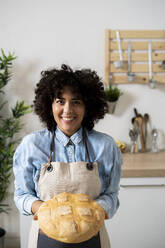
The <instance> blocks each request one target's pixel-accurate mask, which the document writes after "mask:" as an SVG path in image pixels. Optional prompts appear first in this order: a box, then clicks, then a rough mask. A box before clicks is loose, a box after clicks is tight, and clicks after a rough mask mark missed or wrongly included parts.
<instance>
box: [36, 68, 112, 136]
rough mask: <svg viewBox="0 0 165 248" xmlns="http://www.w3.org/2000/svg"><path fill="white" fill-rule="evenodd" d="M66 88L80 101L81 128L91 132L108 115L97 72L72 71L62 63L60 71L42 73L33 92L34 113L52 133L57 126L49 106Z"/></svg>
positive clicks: (54, 69) (50, 70)
mask: <svg viewBox="0 0 165 248" xmlns="http://www.w3.org/2000/svg"><path fill="white" fill-rule="evenodd" d="M66 86H67V87H69V88H70V89H71V91H72V92H73V93H75V94H77V95H78V96H79V97H80V99H82V100H83V102H84V104H85V109H86V115H85V116H84V119H83V121H82V126H83V127H85V128H87V129H88V130H92V128H93V127H94V124H95V123H96V122H97V121H98V120H99V119H102V118H103V117H104V115H105V114H106V113H107V112H108V106H107V101H106V96H105V93H104V86H103V82H102V80H101V79H100V78H99V77H98V75H97V73H96V72H95V71H92V70H90V69H81V70H75V71H73V70H72V69H71V68H70V67H69V66H68V65H65V64H62V66H61V68H60V69H57V68H53V69H49V70H46V71H42V72H41V79H40V81H39V83H38V84H37V86H36V89H35V99H34V111H35V113H36V114H37V115H38V116H39V118H40V120H41V121H42V122H43V123H44V124H46V126H47V128H48V130H49V131H53V130H55V129H56V126H57V124H56V122H55V120H54V117H53V112H52V103H53V101H54V99H56V98H59V97H60V94H61V93H62V90H63V89H64V87H66Z"/></svg>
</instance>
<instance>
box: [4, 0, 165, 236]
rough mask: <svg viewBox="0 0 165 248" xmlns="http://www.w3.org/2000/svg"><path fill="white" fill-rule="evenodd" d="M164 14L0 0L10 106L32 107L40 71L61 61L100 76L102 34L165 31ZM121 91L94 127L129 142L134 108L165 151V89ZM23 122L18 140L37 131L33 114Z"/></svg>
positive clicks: (95, 1)
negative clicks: (9, 64)
mask: <svg viewBox="0 0 165 248" xmlns="http://www.w3.org/2000/svg"><path fill="white" fill-rule="evenodd" d="M164 12H165V1H164V0H157V1H151V0H138V1H137V0H125V1H123V0H111V1H110V0H109V1H108V0H83V1H82V0H59V1H58V0H47V1H45V0H28V1H26V0H0V47H2V48H3V49H4V50H5V51H6V52H8V51H10V52H12V51H14V52H15V54H16V56H18V58H17V60H16V61H15V63H14V68H13V78H12V80H11V82H10V85H8V87H7V88H6V92H7V96H8V100H9V106H13V104H14V103H15V102H16V100H17V99H18V100H23V99H24V100H25V101H26V103H28V104H31V103H32V101H33V97H34V94H33V91H34V87H35V85H36V83H37V81H38V80H39V78H40V72H41V70H43V69H46V68H48V67H52V66H60V65H61V63H63V62H65V63H68V64H69V65H71V66H73V67H91V68H92V69H94V70H96V71H97V72H98V74H99V75H100V76H101V77H104V30H105V29H106V28H110V29H164V28H165V26H164ZM119 87H120V88H121V89H122V90H123V91H124V95H123V96H121V98H120V100H119V103H118V105H117V109H116V112H115V114H114V115H112V116H110V115H107V116H106V117H105V119H104V120H102V121H100V122H99V123H98V124H97V126H96V129H97V130H101V131H103V132H107V133H108V134H110V135H112V136H113V137H114V138H117V139H120V140H122V141H124V142H126V143H129V142H130V141H129V136H128V130H129V128H130V127H131V123H130V120H131V118H132V116H133V108H134V107H137V109H138V110H139V112H141V113H142V114H144V113H146V112H147V113H149V115H150V117H151V125H152V126H154V127H156V128H158V129H159V146H160V148H165V125H164V124H165V115H164V111H163V106H165V94H164V93H165V85H160V86H158V88H157V89H154V90H151V89H149V87H148V86H144V85H120V86H119ZM23 120H24V122H26V126H25V128H24V130H23V131H22V136H24V135H25V134H26V133H29V132H31V131H33V130H36V129H38V128H41V125H40V123H39V121H38V119H37V117H36V116H35V115H34V114H30V115H28V116H27V117H24V118H23ZM13 211H16V210H15V209H14V208H13ZM1 218H2V217H1ZM10 218H11V219H12V221H14V223H16V226H15V228H14V227H13V226H12V225H10V224H9V223H6V222H5V224H4V225H5V226H7V227H8V230H9V231H8V235H9V236H10V237H12V236H19V231H18V224H17V223H18V218H17V215H16V217H15V218H14V219H13V217H10ZM12 221H10V223H11V222H12ZM2 222H3V223H4V221H2Z"/></svg>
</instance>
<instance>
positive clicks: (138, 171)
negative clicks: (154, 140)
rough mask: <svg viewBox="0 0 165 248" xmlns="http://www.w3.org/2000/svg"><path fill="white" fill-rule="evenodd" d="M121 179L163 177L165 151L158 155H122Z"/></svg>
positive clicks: (164, 172)
mask: <svg viewBox="0 0 165 248" xmlns="http://www.w3.org/2000/svg"><path fill="white" fill-rule="evenodd" d="M122 177H123V178H127V177H165V150H162V151H160V152H159V153H151V152H147V153H137V154H130V153H123V165H122Z"/></svg>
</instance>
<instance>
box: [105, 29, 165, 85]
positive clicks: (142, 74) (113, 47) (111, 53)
mask: <svg viewBox="0 0 165 248" xmlns="http://www.w3.org/2000/svg"><path fill="white" fill-rule="evenodd" d="M119 34H120V39H121V49H122V56H123V60H124V61H125V62H126V63H127V62H128V42H130V41H131V45H132V52H131V72H133V73H134V74H135V80H134V82H129V81H128V76H127V73H128V67H125V68H122V69H121V68H120V69H117V68H115V66H114V62H116V61H119V60H120V57H119V52H118V43H117V40H116V30H110V29H106V30H105V82H106V84H107V85H109V83H110V82H109V78H110V76H111V78H112V82H113V83H115V84H120V83H122V84H124V83H125V84H138V83H140V84H143V83H144V84H147V83H149V63H148V62H149V61H148V57H149V56H148V44H149V41H152V73H153V79H154V80H156V81H157V82H158V83H165V69H164V68H163V67H162V61H164V60H165V30H119ZM120 74H121V75H120Z"/></svg>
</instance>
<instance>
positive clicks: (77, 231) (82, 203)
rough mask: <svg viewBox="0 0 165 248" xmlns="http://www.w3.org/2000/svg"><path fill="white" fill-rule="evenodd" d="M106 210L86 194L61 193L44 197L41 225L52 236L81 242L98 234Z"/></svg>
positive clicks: (39, 216)
mask: <svg viewBox="0 0 165 248" xmlns="http://www.w3.org/2000/svg"><path fill="white" fill-rule="evenodd" d="M104 218H105V211H104V209H103V208H102V207H101V205H100V204H98V203H97V202H96V201H93V200H92V199H91V198H90V197H89V196H88V195H85V194H71V193H66V192H64V193H61V194H59V195H57V196H56V197H54V198H52V199H51V200H48V201H45V202H44V203H43V204H42V205H41V206H40V208H39V211H38V224H39V228H40V229H41V230H42V231H43V232H44V233H45V234H46V235H47V236H48V237H50V238H53V239H56V240H59V241H61V242H66V243H80V242H83V241H86V240H88V239H90V238H92V237H93V236H94V235H97V233H98V231H99V230H100V228H101V226H102V225H103V223H104Z"/></svg>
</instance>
